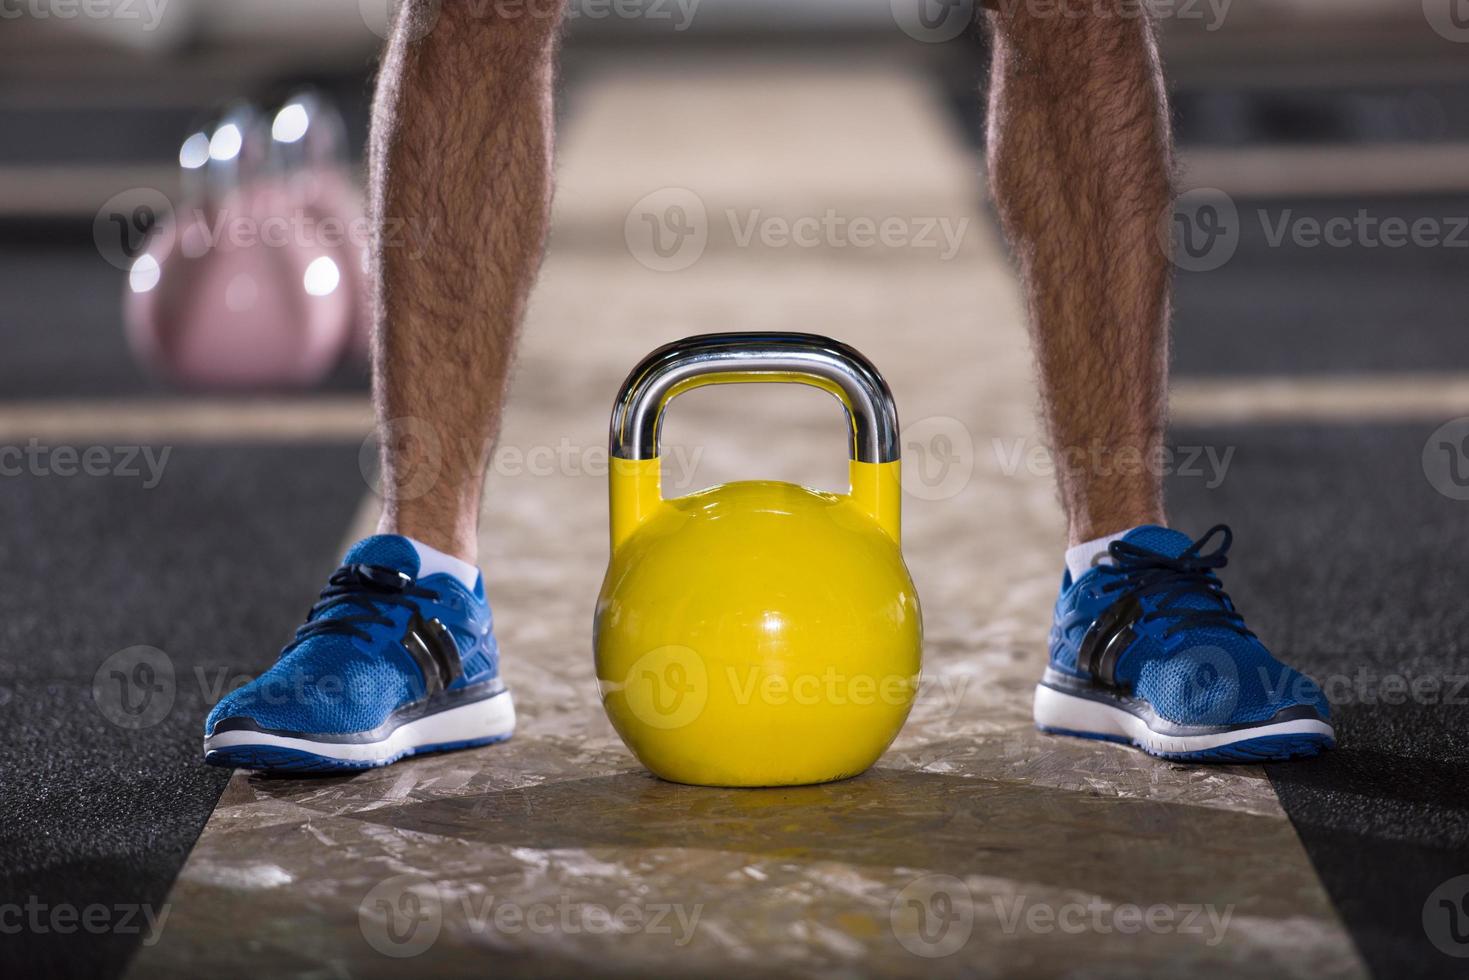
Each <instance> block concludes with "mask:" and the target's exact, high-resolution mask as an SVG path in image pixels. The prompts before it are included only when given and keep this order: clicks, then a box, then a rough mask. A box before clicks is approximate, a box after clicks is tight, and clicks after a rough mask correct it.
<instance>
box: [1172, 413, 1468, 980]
mask: <svg viewBox="0 0 1469 980" xmlns="http://www.w3.org/2000/svg"><path fill="white" fill-rule="evenodd" d="M1466 408H1469V407H1466ZM1437 424H1438V423H1437V422H1427V423H1423V424H1394V425H1375V426H1361V425H1339V426H1312V427H1303V426H1296V427H1275V426H1270V427H1237V428H1219V429H1208V430H1198V429H1187V430H1176V431H1175V432H1174V433H1173V439H1174V441H1175V442H1176V443H1177V444H1179V445H1180V446H1183V445H1188V446H1212V447H1215V450H1216V455H1217V456H1220V457H1222V456H1223V455H1224V454H1225V453H1227V452H1229V451H1230V450H1233V456H1232V457H1231V461H1230V465H1229V466H1228V468H1227V469H1226V471H1225V474H1224V478H1223V480H1222V482H1219V484H1218V486H1217V487H1215V488H1214V489H1209V488H1208V487H1207V486H1206V483H1208V482H1213V481H1212V480H1211V479H1208V478H1205V477H1197V476H1185V475H1175V476H1174V477H1172V479H1171V480H1170V484H1169V500H1170V508H1171V519H1172V522H1173V523H1174V524H1175V526H1177V527H1179V528H1181V529H1183V530H1186V531H1189V532H1192V533H1195V534H1197V533H1201V532H1202V531H1203V530H1204V529H1205V528H1207V527H1208V526H1209V525H1210V524H1212V523H1214V522H1217V521H1227V522H1229V523H1231V524H1232V525H1233V526H1234V529H1235V531H1236V534H1237V540H1236V545H1235V550H1234V551H1233V552H1232V554H1231V561H1230V566H1229V568H1228V569H1227V570H1226V572H1225V583H1226V585H1227V586H1228V588H1229V590H1230V592H1231V594H1232V595H1234V597H1235V598H1236V599H1237V600H1238V602H1239V603H1240V605H1241V607H1242V608H1243V609H1244V611H1245V613H1246V615H1247V616H1248V617H1249V622H1250V625H1251V627H1252V628H1254V629H1255V630H1256V631H1257V632H1259V633H1260V635H1261V636H1262V638H1263V639H1264V640H1265V641H1266V642H1267V643H1268V644H1270V645H1271V646H1272V647H1273V649H1274V650H1275V652H1276V654H1277V655H1278V656H1280V657H1281V658H1282V659H1285V660H1287V661H1289V662H1291V663H1293V664H1295V665H1296V666H1298V667H1300V668H1302V669H1304V670H1306V671H1308V672H1310V673H1311V674H1312V675H1313V676H1314V677H1315V678H1316V680H1317V681H1318V682H1320V683H1321V684H1322V685H1323V687H1324V689H1325V690H1326V693H1327V695H1328V696H1329V697H1330V698H1331V699H1332V702H1333V712H1334V721H1335V724H1336V727H1337V732H1338V736H1339V740H1340V747H1339V748H1338V749H1337V750H1336V751H1335V752H1331V753H1328V754H1327V755H1325V756H1323V757H1322V758H1320V759H1316V760H1310V761H1302V762H1295V763H1286V764H1279V765H1274V766H1271V767H1270V768H1269V770H1268V772H1269V775H1270V779H1271V781H1272V783H1273V784H1274V786H1275V788H1276V791H1277V792H1278V793H1279V796H1280V800H1281V803H1282V804H1283V805H1284V807H1285V809H1286V812H1287V813H1289V814H1290V818H1291V820H1292V821H1293V822H1294V823H1295V826H1296V829H1297V831H1298V832H1299V833H1300V837H1301V841H1302V843H1303V844H1304V845H1305V847H1306V850H1307V852H1308V853H1309V854H1310V857H1311V860H1312V862H1313V863H1314V864H1315V866H1316V869H1317V871H1318V873H1319V874H1320V876H1321V879H1322V881H1323V882H1324V883H1325V885H1326V888H1327V890H1328V891H1329V893H1330V895H1331V897H1332V899H1333V901H1334V902H1335V903H1336V906H1337V908H1338V909H1339V911H1340V913H1341V915H1342V918H1343V920H1344V922H1345V924H1346V925H1347V927H1348V928H1349V930H1350V931H1351V933H1352V936H1353V938H1354V939H1355V940H1356V942H1357V945H1358V947H1359V948H1360V950H1361V952H1362V954H1363V956H1364V958H1365V959H1366V961H1367V962H1368V964H1369V965H1370V966H1371V968H1372V970H1373V972H1374V973H1375V974H1376V975H1377V976H1379V977H1394V978H1395V977H1410V976H1422V977H1463V976H1464V975H1465V972H1466V967H1465V963H1466V962H1469V961H1466V960H1464V959H1457V958H1454V957H1451V956H1449V955H1447V953H1446V952H1444V951H1443V950H1444V949H1448V950H1455V951H1457V952H1458V953H1459V954H1460V955H1461V956H1463V955H1469V917H1465V916H1464V914H1463V911H1462V910H1461V911H1459V912H1455V911H1452V910H1451V909H1449V908H1447V907H1444V906H1443V905H1441V904H1440V902H1441V900H1443V899H1444V898H1445V895H1444V894H1443V893H1438V894H1435V890H1436V889H1439V888H1440V886H1442V885H1444V884H1445V883H1446V882H1450V880H1451V879H1453V878H1455V877H1456V876H1459V875H1469V779H1466V763H1465V759H1466V758H1469V603H1466V602H1465V595H1466V588H1469V565H1466V555H1469V500H1461V499H1454V498H1453V497H1450V496H1446V495H1445V494H1443V493H1440V492H1439V490H1437V489H1435V486H1434V483H1433V482H1431V481H1430V479H1429V477H1428V476H1427V475H1426V474H1425V470H1424V466H1423V454H1424V446H1425V443H1426V442H1427V441H1428V440H1429V437H1430V435H1431V434H1432V433H1433V432H1434V430H1435V428H1436V427H1437ZM1435 479H1436V480H1438V482H1439V483H1440V484H1443V479H1444V477H1443V475H1442V474H1437V475H1436V476H1435ZM1443 485H1446V486H1452V484H1443ZM1454 492H1457V490H1455V491H1454ZM1448 890H1449V891H1450V892H1452V893H1453V894H1452V895H1451V896H1449V897H1450V898H1451V899H1452V902H1453V903H1461V902H1462V901H1463V900H1464V899H1465V897H1466V893H1469V879H1465V880H1464V881H1463V882H1460V883H1459V884H1458V885H1457V886H1455V885H1453V884H1450V885H1449V889H1448ZM1463 908H1464V909H1469V904H1466V905H1464V906H1463ZM1456 915H1457V916H1458V920H1455V919H1454V916H1456ZM1459 920H1462V921H1459ZM1455 928H1456V929H1457V930H1458V931H1457V932H1455V931H1454V929H1455ZM1456 936H1457V937H1462V940H1457V939H1456Z"/></svg>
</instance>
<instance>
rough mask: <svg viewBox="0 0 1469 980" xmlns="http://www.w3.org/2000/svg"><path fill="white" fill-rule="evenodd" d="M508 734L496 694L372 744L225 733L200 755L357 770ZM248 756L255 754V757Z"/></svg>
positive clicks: (510, 727)
mask: <svg viewBox="0 0 1469 980" xmlns="http://www.w3.org/2000/svg"><path fill="white" fill-rule="evenodd" d="M514 732H515V703H514V701H512V700H511V698H510V692H509V691H502V692H501V693H499V694H496V695H495V696H493V697H489V698H484V699H483V700H480V701H474V702H471V703H469V704H465V705H461V706H459V707H457V708H448V709H446V710H444V711H440V712H437V713H436V714H432V715H427V716H426V717H423V718H418V719H415V720H414V721H409V722H404V723H403V724H402V725H399V726H398V727H397V728H395V729H393V731H392V732H390V733H389V734H388V735H387V736H385V737H384V738H382V739H379V740H377V741H373V742H329V741H319V740H317V739H313V738H308V737H301V736H288V735H274V734H270V733H268V732H252V731H227V732H220V733H218V734H215V735H210V736H208V737H206V738H205V739H204V755H205V758H206V759H208V758H209V756H210V754H211V753H214V754H216V759H214V760H210V761H214V762H221V761H223V762H232V763H233V764H235V765H236V766H237V767H239V768H265V769H269V768H276V767H277V766H276V765H274V764H272V761H273V760H274V759H275V758H276V757H279V758H281V759H285V758H288V757H289V756H290V755H291V754H292V753H297V752H299V753H303V754H304V755H305V756H314V757H316V758H319V759H321V760H323V761H324V762H326V763H328V764H330V763H333V762H335V763H339V764H341V765H342V766H343V767H356V768H363V767H370V766H381V765H386V764H388V763H389V762H394V761H396V760H398V759H401V758H403V757H404V756H407V755H413V754H414V753H417V752H424V751H437V750H441V749H451V748H459V747H466V748H467V747H469V746H471V745H484V744H489V743H492V742H502V741H504V740H505V739H507V738H509V737H510V736H511V735H512V734H513V733H514ZM254 750H260V751H259V752H258V754H257V752H256V751H254ZM252 762H260V763H262V764H260V765H254V764H252ZM280 768H309V766H307V765H304V764H303V765H282V766H280Z"/></svg>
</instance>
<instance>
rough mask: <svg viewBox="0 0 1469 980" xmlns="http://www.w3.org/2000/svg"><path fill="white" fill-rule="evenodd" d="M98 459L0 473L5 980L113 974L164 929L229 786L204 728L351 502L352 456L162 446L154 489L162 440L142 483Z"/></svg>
mask: <svg viewBox="0 0 1469 980" xmlns="http://www.w3.org/2000/svg"><path fill="white" fill-rule="evenodd" d="M77 448H78V449H79V450H82V451H85V450H86V449H87V448H88V447H87V446H86V445H85V440H83V441H82V442H81V443H78V445H77ZM103 448H104V449H105V450H106V451H107V452H108V453H110V454H111V456H110V459H111V460H112V468H113V469H114V470H116V471H118V472H115V473H114V474H113V475H108V476H71V477H68V476H61V475H55V474H48V475H38V473H37V472H30V473H28V474H27V475H21V476H6V477H5V478H4V479H3V480H0V553H3V554H4V556H5V560H4V561H3V562H0V576H3V579H0V581H3V588H0V895H3V896H4V897H5V898H4V901H5V902H7V903H15V904H17V905H19V906H20V910H19V912H10V911H9V910H7V914H8V915H16V914H20V915H24V916H25V917H26V923H27V927H26V928H23V929H22V930H21V931H20V932H18V933H16V934H13V935H11V934H8V935H5V936H4V939H3V950H0V963H4V964H10V966H0V973H4V974H6V975H8V976H15V977H20V976H30V977H43V976H47V977H50V976H65V977H71V976H75V977H110V976H116V975H119V974H120V973H121V972H122V970H123V968H124V967H125V965H126V962H127V960H128V957H129V955H130V954H131V953H132V952H133V951H134V950H136V949H137V948H138V945H139V944H140V943H141V942H145V941H149V939H150V938H151V937H150V935H149V933H150V920H149V918H148V915H149V913H151V914H152V915H153V916H154V920H155V921H158V920H159V917H162V918H161V921H158V925H157V926H152V927H151V928H152V929H154V930H156V929H158V928H160V927H161V930H162V934H163V935H165V936H166V934H167V918H166V914H167V911H168V910H167V908H166V906H165V905H164V900H165V897H166V895H167V892H168V888H169V886H170V884H171V883H172V881H173V879H174V877H175V875H176V874H177V873H178V870H179V868H180V867H182V865H183V862H184V859H185V858H186V857H187V856H188V853H189V850H190V848H191V847H192V845H193V843H194V840H195V838H196V837H197V836H198V833H199V831H200V829H201V828H202V827H203V825H204V822H205V820H206V819H207V818H208V816H209V814H210V812H211V810H212V809H213V807H214V803H215V801H216V799H217V798H218V796H219V793H220V791H221V790H222V789H223V787H224V784H225V781H226V779H227V778H228V773H226V772H224V771H222V770H217V769H211V768H207V767H205V766H204V765H203V764H202V763H201V761H200V753H199V743H200V738H201V723H202V721H203V716H204V714H205V713H206V711H207V710H208V706H209V705H210V704H211V703H212V702H213V701H214V700H216V699H217V698H218V697H219V696H221V695H222V694H223V693H224V692H225V691H226V690H228V689H229V686H230V685H232V684H236V683H239V681H240V678H242V677H244V676H245V675H247V674H253V673H254V672H258V671H259V670H260V669H262V668H263V667H265V666H267V665H268V664H269V663H270V662H271V660H273V658H274V655H275V652H276V651H277V650H278V649H279V648H280V646H281V644H282V643H283V642H284V641H285V640H286V639H287V638H288V637H289V636H290V633H291V630H292V629H293V628H294V627H295V625H296V624H297V623H298V622H299V621H300V619H301V616H302V614H303V612H304V611H305V609H306V607H307V606H309V605H310V602H311V600H312V599H313V598H314V597H315V595H316V592H317V590H318V589H319V588H320V586H321V584H322V583H323V582H324V581H325V577H326V575H327V574H328V572H329V571H330V569H331V568H332V567H333V565H334V562H335V561H336V559H337V558H338V557H339V556H338V555H337V554H336V551H337V549H338V547H339V546H340V544H341V540H342V536H343V535H344V534H345V533H346V531H347V526H348V522H349V521H350V519H351V517H352V515H353V513H354V511H355V509H356V507H357V505H358V503H359V501H360V499H361V497H362V495H363V494H364V493H365V492H366V486H365V484H364V482H363V479H362V477H361V476H360V474H359V472H358V464H357V450H358V447H357V446H356V445H351V446H346V445H300V446H273V447H264V446H261V447H239V446H233V447H228V448H225V447H199V446H176V447H173V448H172V449H171V450H170V452H169V455H168V456H167V457H166V461H165V462H164V465H163V466H162V471H161V478H159V479H156V480H154V479H152V476H151V475H150V474H157V473H158V467H157V463H158V461H159V460H160V459H162V457H161V456H160V455H158V454H159V453H161V452H162V447H153V452H154V456H153V457H152V459H153V462H154V466H153V467H152V469H150V468H149V466H148V465H147V464H146V462H145V461H142V460H139V459H136V458H135V459H134V460H133V462H132V463H131V464H127V463H126V461H125V460H124V459H123V458H122V456H123V450H122V448H121V447H115V446H105V447H103ZM94 459H100V457H98V456H96V455H95V454H94ZM27 468H28V469H31V470H35V471H38V470H40V469H41V466H40V465H36V466H29V465H28V467H27ZM47 469H49V467H47ZM94 469H96V467H94ZM130 469H137V470H138V471H139V474H138V475H137V476H129V475H127V474H126V472H125V471H127V470H130ZM150 482H152V483H154V484H155V485H152V486H148V485H147V484H148V483H150ZM140 647H141V648H152V649H153V650H154V651H158V652H156V653H155V652H150V651H148V650H146V649H138V648H140ZM83 916H86V917H90V918H83ZM6 931H7V932H9V931H10V930H9V929H7V930H6ZM155 934H156V933H155ZM22 965H23V969H17V970H16V971H15V972H11V967H20V966H22Z"/></svg>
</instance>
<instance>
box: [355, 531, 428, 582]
mask: <svg viewBox="0 0 1469 980" xmlns="http://www.w3.org/2000/svg"><path fill="white" fill-rule="evenodd" d="M342 564H344V565H381V566H383V567H384V568H391V569H393V570H394V571H399V572H403V573H404V574H406V575H411V576H413V577H414V578H417V577H418V549H417V548H415V547H413V542H411V541H409V540H408V539H407V538H405V537H403V536H402V535H400V534H374V535H373V536H372V537H370V538H363V539H362V540H361V541H359V542H357V543H356V544H354V545H353V546H352V547H351V548H348V549H347V557H345V558H343V559H342Z"/></svg>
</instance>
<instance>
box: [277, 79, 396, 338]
mask: <svg viewBox="0 0 1469 980" xmlns="http://www.w3.org/2000/svg"><path fill="white" fill-rule="evenodd" d="M270 169H271V173H272V179H273V180H276V181H279V182H280V183H281V185H282V186H283V188H284V190H285V193H286V194H287V196H288V197H289V198H290V199H291V201H292V202H293V204H294V206H297V207H300V208H301V209H302V210H303V211H304V212H305V213H306V214H307V216H308V221H307V227H308V234H309V235H310V236H311V237H312V238H313V239H314V240H315V241H317V242H319V243H320V244H321V245H323V246H324V247H326V248H327V249H328V250H330V252H331V253H332V257H333V259H334V261H335V264H336V266H337V267H338V269H339V270H340V273H341V277H342V286H343V288H344V289H345V290H346V291H347V293H348V296H349V297H350V299H351V301H352V325H351V331H350V334H349V339H348V342H347V353H348V354H349V355H350V356H351V357H353V358H354V359H355V360H357V361H358V362H359V363H363V364H365V363H367V361H368V356H369V348H370V342H371V339H372V333H371V319H370V317H369V315H368V311H369V297H368V295H367V220H366V211H365V208H364V207H363V203H362V193H361V191H359V190H358V187H357V183H356V181H355V180H354V179H353V176H352V169H351V165H350V163H349V154H348V152H347V126H346V123H344V122H343V120H342V114H341V113H340V112H339V111H338V110H337V108H336V106H335V105H334V104H333V103H332V102H331V100H330V99H328V98H327V97H326V96H325V95H324V94H322V93H321V92H319V91H317V90H315V89H311V88H304V89H299V90H297V91H295V92H293V93H291V94H290V95H289V96H287V97H286V98H285V99H284V100H282V102H281V104H280V106H279V107H278V108H277V109H276V111H275V113H274V114H273V115H272V117H271V124H270Z"/></svg>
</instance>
